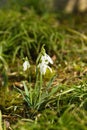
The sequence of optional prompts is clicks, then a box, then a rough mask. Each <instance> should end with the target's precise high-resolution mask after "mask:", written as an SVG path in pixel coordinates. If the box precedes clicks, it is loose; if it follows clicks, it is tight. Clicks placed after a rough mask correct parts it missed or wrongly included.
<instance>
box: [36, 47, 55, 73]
mask: <svg viewBox="0 0 87 130" xmlns="http://www.w3.org/2000/svg"><path fill="white" fill-rule="evenodd" d="M37 62H38V68H39V69H40V73H41V74H42V75H45V73H46V70H47V69H49V70H50V71H51V72H52V69H51V68H50V67H49V65H48V64H49V63H50V64H53V61H52V59H51V57H50V56H49V55H48V54H46V51H45V49H44V46H42V49H41V52H40V54H39V57H38V59H37Z"/></svg>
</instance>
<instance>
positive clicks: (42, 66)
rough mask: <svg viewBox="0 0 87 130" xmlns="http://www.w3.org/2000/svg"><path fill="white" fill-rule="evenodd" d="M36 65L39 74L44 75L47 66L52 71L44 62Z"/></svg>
mask: <svg viewBox="0 0 87 130" xmlns="http://www.w3.org/2000/svg"><path fill="white" fill-rule="evenodd" d="M38 67H39V68H40V72H41V74H43V75H45V73H46V70H47V68H48V69H49V70H50V71H51V72H52V69H51V68H50V67H49V66H48V65H47V64H45V63H43V62H42V63H39V65H38Z"/></svg>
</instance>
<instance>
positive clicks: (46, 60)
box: [18, 46, 58, 111]
mask: <svg viewBox="0 0 87 130" xmlns="http://www.w3.org/2000/svg"><path fill="white" fill-rule="evenodd" d="M49 64H53V60H52V59H51V57H50V56H49V55H48V54H47V53H46V51H45V49H44V46H42V48H41V52H40V53H39V56H38V58H37V60H36V70H35V71H36V81H35V86H34V87H32V86H31V84H30V83H29V84H27V85H26V83H25V81H23V86H24V91H23V90H20V89H18V91H19V92H20V93H21V94H22V96H23V100H24V101H25V102H26V103H27V105H28V109H33V110H35V111H38V110H41V109H42V108H45V107H47V106H48V104H49V103H48V102H49V101H50V100H51V98H53V95H54V94H55V93H56V92H57V90H58V86H56V87H52V83H53V81H54V79H55V75H54V76H53V77H51V78H50V80H49V81H48V82H47V83H45V84H44V82H43V76H44V75H45V74H46V71H47V70H49V71H50V73H52V68H51V67H50V66H49ZM30 66H31V65H30V62H29V61H28V59H27V58H26V59H25V61H24V63H23V71H29V69H30Z"/></svg>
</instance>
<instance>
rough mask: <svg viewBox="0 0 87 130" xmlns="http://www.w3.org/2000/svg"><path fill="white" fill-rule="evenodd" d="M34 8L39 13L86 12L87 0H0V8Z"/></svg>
mask: <svg viewBox="0 0 87 130" xmlns="http://www.w3.org/2000/svg"><path fill="white" fill-rule="evenodd" d="M24 7H26V8H34V9H35V10H37V12H38V13H42V12H43V11H52V12H53V11H56V12H57V11H63V12H66V13H71V12H86V11H87V0H0V8H14V9H16V10H17V9H20V10H22V9H23V8H24Z"/></svg>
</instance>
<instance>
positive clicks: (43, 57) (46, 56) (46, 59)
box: [41, 53, 53, 64]
mask: <svg viewBox="0 0 87 130" xmlns="http://www.w3.org/2000/svg"><path fill="white" fill-rule="evenodd" d="M41 61H42V62H45V63H46V64H48V63H50V64H53V61H52V59H51V58H50V56H49V55H47V54H46V53H45V54H44V55H43V56H42V57H41Z"/></svg>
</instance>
